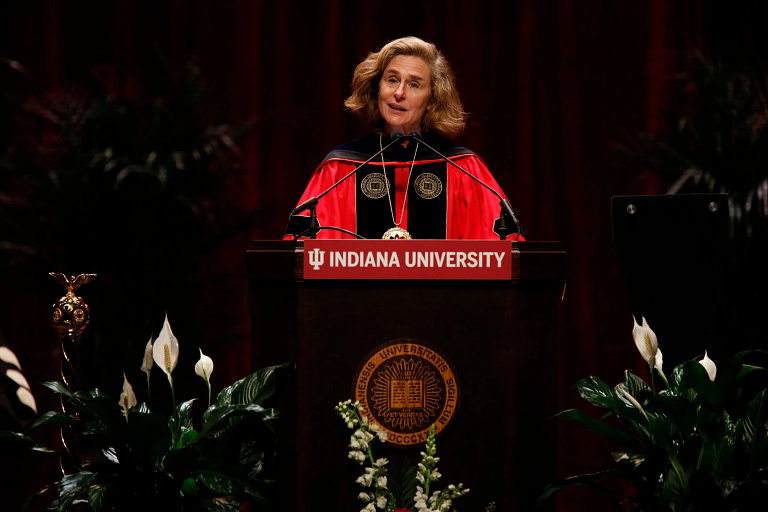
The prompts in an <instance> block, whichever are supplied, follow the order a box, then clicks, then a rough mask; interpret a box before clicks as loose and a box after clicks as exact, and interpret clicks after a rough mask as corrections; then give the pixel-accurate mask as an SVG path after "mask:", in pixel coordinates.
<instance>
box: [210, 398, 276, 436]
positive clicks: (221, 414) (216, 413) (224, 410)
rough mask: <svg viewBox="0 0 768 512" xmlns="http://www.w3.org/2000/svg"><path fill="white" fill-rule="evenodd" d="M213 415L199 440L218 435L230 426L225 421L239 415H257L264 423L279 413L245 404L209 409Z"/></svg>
mask: <svg viewBox="0 0 768 512" xmlns="http://www.w3.org/2000/svg"><path fill="white" fill-rule="evenodd" d="M209 410H210V411H211V414H210V415H209V416H208V418H207V420H206V421H205V423H204V424H203V428H202V430H201V431H200V436H199V437H198V438H197V439H198V440H201V439H204V438H206V437H210V436H213V435H216V434H218V433H219V432H221V431H223V430H224V429H226V428H227V427H228V426H229V422H224V421H223V420H225V419H227V418H230V417H232V416H234V415H239V414H257V415H259V416H261V417H262V419H263V420H264V421H268V420H270V419H273V418H275V417H276V416H277V411H275V410H274V409H264V408H263V407H261V406H260V405H254V404H245V405H229V406H224V407H217V408H213V409H209Z"/></svg>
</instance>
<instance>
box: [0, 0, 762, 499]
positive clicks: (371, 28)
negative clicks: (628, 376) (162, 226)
mask: <svg viewBox="0 0 768 512" xmlns="http://www.w3.org/2000/svg"><path fill="white" fill-rule="evenodd" d="M719 4H720V3H719V2H699V1H690V2H685V1H680V2H666V1H663V0H651V1H648V2H602V1H588V2H581V1H574V0H558V1H545V2H540V1H535V0H522V1H506V2H475V1H449V2H445V1H423V2H413V1H391V2H367V1H365V2H360V1H351V0H350V1H340V0H329V1H327V2H316V3H315V2H298V1H285V2H282V1H281V2H260V1H224V2H187V1H181V0H177V1H154V0H153V1H127V0H123V1H114V2H103V1H84V2H76V3H71V2H58V1H53V0H48V1H37V2H27V3H19V2H8V3H5V4H4V6H3V7H2V8H0V27H2V30H0V38H2V39H1V41H2V46H1V47H0V53H1V54H2V55H4V56H6V57H9V58H12V59H15V60H17V61H19V62H21V63H23V64H24V65H25V66H27V67H28V69H29V70H30V71H31V72H32V73H33V74H34V75H35V76H36V77H37V78H38V79H39V80H40V83H41V84H42V86H43V87H44V88H46V89H47V90H50V91H54V92H55V91H66V90H68V89H70V88H72V87H75V86H78V85H79V84H82V83H88V82H92V81H93V80H94V79H97V80H98V82H99V83H100V84H101V86H103V87H105V88H107V89H111V90H112V91H113V92H114V94H121V93H122V94H129V93H132V92H133V93H135V94H139V95H140V94H142V93H145V92H147V91H152V90H153V88H157V87H159V85H160V84H159V83H158V81H159V78H158V76H159V75H160V73H159V69H160V68H161V67H163V66H167V67H169V68H171V69H178V68H181V67H182V66H183V65H184V64H185V63H186V62H187V61H188V59H189V58H190V57H193V58H194V63H195V65H196V66H197V67H198V68H199V69H200V71H201V73H202V75H203V77H204V79H205V83H206V91H207V93H208V94H211V95H214V96H215V97H216V98H217V103H216V104H217V115H219V118H218V121H219V122H229V123H240V122H245V121H249V120H252V121H255V122H256V125H255V126H256V129H255V130H254V131H253V132H251V134H250V135H249V136H248V137H247V138H245V139H244V140H242V141H240V148H241V151H242V153H241V168H240V170H239V173H238V174H237V183H236V185H235V186H232V187H231V188H230V190H229V192H228V194H229V195H228V200H229V201H231V202H232V203H236V204H240V205H242V206H243V207H245V208H256V209H258V210H259V211H262V212H266V213H265V214H264V215H263V216H262V217H261V218H260V220H259V222H258V223H256V224H253V225H252V226H251V228H250V230H249V231H248V232H240V234H238V235H237V236H234V237H231V238H230V239H229V240H227V242H226V243H222V244H220V245H219V246H217V248H216V249H215V250H214V251H212V252H210V253H208V254H206V255H205V256H204V257H203V258H202V259H201V260H199V261H198V264H197V266H196V268H195V269H194V270H193V271H192V272H191V275H190V283H191V286H192V298H191V299H188V300H187V301H186V302H184V304H187V303H188V304H189V305H190V307H189V309H187V310H184V311H182V310H181V309H182V308H181V307H177V310H178V311H177V312H176V319H175V320H173V324H174V330H178V331H177V335H179V338H180V340H181V343H182V345H183V344H184V343H185V342H186V343H187V344H188V346H190V347H195V346H201V347H202V348H203V350H204V351H205V352H206V353H208V354H210V355H211V356H212V357H213V359H214V361H215V362H216V373H215V374H214V375H213V383H214V387H217V386H218V387H221V386H223V385H224V384H225V383H228V382H229V381H231V380H232V379H234V378H238V377H240V376H242V375H244V374H245V372H247V371H248V367H247V366H248V362H249V361H250V357H249V351H250V346H249V332H248V327H247V326H248V323H249V318H248V315H247V312H246V307H245V272H244V268H245V265H244V255H245V250H246V248H247V246H248V242H249V239H250V238H260V239H276V238H279V237H281V235H282V232H283V229H284V226H285V222H286V220H287V218H288V213H289V212H290V210H291V208H292V207H293V206H294V205H295V203H296V201H297V200H298V198H299V197H300V195H301V193H302V191H303V188H304V186H305V184H306V182H307V180H308V179H309V176H310V175H311V173H312V171H313V170H314V168H315V167H316V165H317V164H318V163H319V162H320V161H321V160H322V158H323V157H324V156H325V154H326V153H327V152H329V151H330V150H332V149H333V148H335V147H336V146H337V145H339V144H341V143H342V142H345V141H348V140H351V139H353V138H355V137H357V136H359V135H361V134H363V133H365V132H366V131H367V130H369V128H368V127H366V126H364V125H363V124H362V123H360V122H359V121H357V120H356V119H355V118H354V117H353V116H352V115H350V114H349V113H347V112H345V111H344V109H343V105H342V102H343V100H344V98H345V97H346V95H347V94H348V90H349V82H350V78H351V76H352V72H353V70H354V68H355V66H356V64H357V63H358V62H360V61H361V60H362V59H363V58H364V57H365V56H366V54H367V52H369V51H374V50H376V49H378V48H379V47H381V46H382V45H383V44H384V43H386V42H387V41H388V40H391V39H393V38H397V37H401V36H406V35H415V36H419V37H422V38H424V39H426V40H429V41H433V42H434V43H436V44H437V45H438V46H439V47H440V48H441V49H442V51H443V52H444V53H445V55H446V56H447V58H448V59H449V61H450V62H451V64H452V66H453V68H454V71H455V73H456V77H457V82H458V87H459V90H460V92H461V97H462V99H463V102H464V106H465V109H466V111H467V112H469V123H468V125H467V130H466V132H465V133H464V134H463V135H462V136H461V137H459V139H458V140H457V142H459V143H460V144H462V145H465V146H467V147H469V148H471V149H472V150H474V151H475V152H476V153H477V154H479V155H480V156H481V157H482V158H483V159H484V160H485V162H486V163H487V165H488V167H489V168H490V169H491V171H492V172H493V174H494V176H495V177H496V179H497V181H498V182H499V184H500V186H501V187H502V188H503V190H504V191H505V192H506V194H507V196H508V197H509V199H510V201H511V203H512V205H513V207H514V209H515V211H516V213H517V215H518V217H519V218H520V221H521V222H522V224H523V226H524V228H525V232H526V237H527V238H529V239H531V240H560V241H562V242H563V245H564V248H565V249H566V251H567V252H568V284H567V292H566V295H565V302H564V304H563V308H562V329H561V331H562V336H561V345H560V351H559V365H560V372H559V388H560V395H559V404H558V405H559V407H560V408H561V409H563V408H568V407H573V406H577V405H581V402H580V399H578V397H576V396H574V393H573V392H572V391H571V389H570V386H571V385H572V384H573V383H574V382H575V381H576V380H578V379H579V378H582V377H585V376H587V375H592V374H599V375H600V376H601V377H603V378H604V379H605V380H606V381H607V382H608V383H610V384H614V383H616V382H618V381H619V379H620V378H621V375H622V372H623V371H624V370H625V369H626V368H632V369H634V370H636V371H637V372H639V373H640V374H641V375H647V370H644V369H643V365H642V364H641V363H642V361H641V359H640V358H639V356H638V355H637V352H636V349H635V347H634V344H633V342H632V338H631V329H632V319H631V317H630V311H629V307H628V304H627V298H626V292H625V289H624V283H623V281H622V279H621V276H620V274H619V270H618V264H617V260H616V256H615V253H614V250H613V246H612V241H611V226H610V197H611V196H613V195H617V194H638V193H658V192H663V191H664V189H665V185H664V184H663V183H660V182H658V180H657V179H656V178H654V176H653V175H651V174H637V173H633V172H630V171H629V170H628V169H627V168H626V167H624V166H622V165H621V164H620V162H619V159H618V157H617V155H616V154H615V152H614V151H613V150H612V149H611V142H610V141H612V140H624V139H625V137H626V136H627V135H632V134H635V133H636V132H639V131H645V130H649V129H659V128H660V127H661V126H662V117H661V113H662V110H663V109H664V108H665V107H667V106H669V104H670V101H671V95H670V91H671V90H672V86H673V79H674V72H676V71H678V70H680V69H685V68H686V67H687V65H688V64H689V55H690V51H689V50H690V48H691V45H695V44H701V43H702V42H705V43H707V44H710V45H715V46H717V45H719V44H721V43H722V42H724V41H729V44H730V45H732V46H738V45H739V44H741V43H742V42H744V41H746V40H749V38H750V37H752V36H753V35H754V34H755V33H757V31H756V30H752V29H753V28H755V27H756V26H754V25H753V23H755V22H754V21H753V20H760V19H763V20H764V19H765V16H764V13H762V11H761V9H762V8H760V7H757V3H755V6H754V7H753V6H751V4H749V3H745V2H742V3H740V4H739V5H738V6H737V7H731V5H730V4H729V6H728V7H727V8H726V7H725V6H722V7H721V6H720V5H719ZM0 86H2V85H1V84H0ZM14 128H15V127H13V126H7V125H6V126H4V130H5V131H4V132H3V133H4V134H8V133H10V132H11V131H12V130H13V129H14ZM3 262H4V264H5V263H6V260H5V259H4V260H3ZM10 264H11V263H8V265H10ZM23 268H24V271H25V272H32V271H41V270H45V271H47V270H58V271H62V272H75V271H76V270H71V271H70V270H67V269H43V268H38V267H37V266H35V265H31V266H25V267H23ZM9 269H10V266H9V267H8V269H4V270H3V272H2V278H3V280H4V283H5V284H3V289H4V290H6V289H7V290H9V291H18V290H27V291H26V292H25V293H24V294H22V295H16V296H15V298H14V299H10V298H9V295H10V293H9V294H8V295H6V294H5V293H4V294H3V295H6V296H5V297H3V298H2V300H3V308H0V310H1V312H0V331H2V333H3V334H4V335H5V337H6V341H7V342H8V343H9V345H11V346H12V347H14V350H15V351H16V352H17V354H18V356H19V358H20V359H21V361H22V364H23V365H24V367H25V373H26V374H27V376H28V377H29V378H30V381H33V380H37V381H40V380H49V379H53V378H55V377H56V375H55V368H56V364H55V358H54V357H51V358H48V359H43V358H40V357H39V356H38V355H36V354H38V353H39V350H40V348H39V347H40V346H44V347H46V348H45V350H46V351H48V350H51V349H52V347H54V346H55V343H53V337H52V336H50V335H48V334H47V331H46V329H45V328H44V325H43V326H40V325H38V324H39V323H40V322H45V320H42V319H45V318H47V309H46V308H47V307H49V305H50V303H52V302H53V300H55V298H57V297H58V296H57V295H56V293H58V290H57V289H56V288H55V286H49V285H47V284H41V283H43V281H42V280H41V278H40V277H38V276H32V275H25V274H24V273H21V274H20V273H18V272H17V271H15V270H14V271H11V270H9ZM84 270H87V269H84ZM94 286H95V284H94ZM30 290H31V291H30ZM83 294H84V295H85V294H87V290H86V289H85V288H84V289H83ZM174 307H176V306H174V305H168V306H167V308H171V309H173V308H174ZM100 308H101V310H102V311H105V310H107V309H108V308H109V304H101V306H100ZM31 324H34V325H35V327H34V328H32V329H30V328H29V325H31ZM159 327H160V326H159V324H158V325H157V329H155V330H158V329H159ZM30 333H31V335H32V337H33V339H30ZM222 333H223V334H222ZM155 334H156V333H155ZM181 334H183V335H184V336H185V338H184V339H182V336H181ZM667 341H668V340H660V343H661V344H662V346H663V344H664V343H665V342H667ZM276 342H277V340H276ZM46 344H47V345H46ZM142 349H143V345H141V344H139V343H138V342H136V343H135V344H134V345H132V346H131V350H132V351H133V352H135V353H132V355H131V357H133V360H134V361H140V357H141V351H142ZM702 350H703V347H702ZM54 356H55V354H54ZM190 357H191V356H190ZM112 364H113V365H115V364H116V365H117V366H119V365H120V364H125V365H126V366H130V365H129V364H128V363H127V362H125V363H114V362H112ZM136 366H138V365H136ZM132 371H135V372H136V373H138V371H137V369H135V370H132ZM119 381H120V379H117V380H116V382H114V383H112V384H110V385H111V386H112V387H113V388H116V389H115V391H113V392H116V390H117V389H119ZM198 391H199V389H198ZM36 392H37V394H38V395H44V394H45V391H43V390H42V388H40V387H39V386H38V387H37V388H36ZM200 396H202V395H200ZM338 398H339V400H341V399H344V398H345V397H338ZM41 402H43V403H45V402H46V400H45V399H41ZM49 403H51V401H49ZM465 406H469V404H465ZM328 414H332V411H328ZM520 415H521V417H525V415H526V413H525V411H520ZM488 421H489V425H492V424H493V418H488ZM525 421H538V422H546V421H554V420H548V419H546V418H532V417H526V418H525ZM490 435H493V434H492V433H491V434H490ZM342 441H343V440H342ZM558 441H559V446H558V453H559V457H560V458H559V466H558V467H559V469H558V472H559V475H560V476H566V475H570V474H576V473H582V472H591V471H597V470H600V469H603V468H605V467H607V466H608V465H609V464H611V458H610V449H611V446H608V445H606V444H605V443H604V442H602V441H600V440H598V439H597V438H596V436H594V435H591V434H590V433H588V432H585V431H583V430H582V429H581V428H580V427H578V426H574V425H570V424H565V423H563V424H561V425H560V433H559V438H558ZM327 449H328V456H329V457H344V456H345V447H344V446H343V444H340V445H339V446H336V447H332V446H329V447H327ZM535 456H536V450H535V447H532V451H531V457H535ZM476 462H477V463H482V461H481V460H479V459H478V460H477V461H476ZM317 463H318V465H319V467H322V461H317ZM2 466H3V467H4V468H6V467H9V464H5V463H4V464H2ZM467 471H471V466H467ZM54 472H55V471H54ZM446 478H448V479H449V480H451V481H454V480H456V481H458V480H461V478H462V475H446ZM36 484H42V482H39V481H38V482H34V483H33V484H31V485H30V487H31V488H37V487H39V485H36ZM30 490H31V489H30ZM20 494H21V493H20ZM17 498H18V499H19V500H20V498H21V497H20V496H19V497H14V499H17ZM4 499H5V498H4ZM593 502H594V504H592V503H593ZM601 505H602V503H600V500H599V499H597V498H595V497H594V496H592V495H591V494H588V493H580V492H569V493H567V494H563V497H562V498H561V500H560V507H559V509H560V510H587V509H588V510H593V511H594V510H600V508H599V506H601ZM17 508H18V507H17ZM606 510H608V509H607V508H606Z"/></svg>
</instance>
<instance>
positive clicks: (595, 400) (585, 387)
mask: <svg viewBox="0 0 768 512" xmlns="http://www.w3.org/2000/svg"><path fill="white" fill-rule="evenodd" d="M574 387H575V388H576V389H577V390H578V392H579V394H580V395H581V397H582V398H583V399H584V400H586V401H588V402H589V403H591V404H592V405H596V406H598V407H604V408H606V409H613V410H615V409H616V408H617V407H618V403H617V402H618V401H619V399H618V398H617V397H616V393H614V391H613V388H611V387H610V386H609V385H608V384H606V383H605V382H603V381H602V380H601V379H600V377H595V376H592V377H587V378H586V379H581V380H580V381H578V382H577V383H576V384H575V386H574Z"/></svg>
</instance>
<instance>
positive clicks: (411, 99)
mask: <svg viewBox="0 0 768 512" xmlns="http://www.w3.org/2000/svg"><path fill="white" fill-rule="evenodd" d="M431 86H432V84H431V83H430V79H429V66H428V65H427V63H426V62H425V61H424V60H423V59H422V58H421V57H413V56H410V55H398V56H397V57H395V58H394V59H392V60H391V61H390V63H389V65H388V66H387V68H386V69H385V70H384V74H383V75H382V76H381V81H380V82H379V112H380V113H381V117H382V118H383V119H384V131H385V132H387V133H392V132H393V131H395V130H400V131H402V132H403V133H404V134H406V135H407V134H408V132H410V131H411V130H420V129H421V119H422V117H423V116H424V113H425V112H426V111H427V110H428V109H429V98H430V95H431V90H432V89H431Z"/></svg>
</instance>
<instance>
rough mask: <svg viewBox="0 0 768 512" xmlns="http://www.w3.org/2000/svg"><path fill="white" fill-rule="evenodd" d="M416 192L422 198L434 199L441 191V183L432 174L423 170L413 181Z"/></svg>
mask: <svg viewBox="0 0 768 512" xmlns="http://www.w3.org/2000/svg"><path fill="white" fill-rule="evenodd" d="M413 188H414V189H415V190H416V194H418V196H419V197H420V198H422V199H434V198H436V197H437V196H439V195H440V193H441V192H442V191H443V183H442V182H441V181H440V178H438V177H437V176H435V175H434V174H431V173H428V172H425V173H424V174H422V175H421V176H419V177H418V178H416V181H414V182H413Z"/></svg>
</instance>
